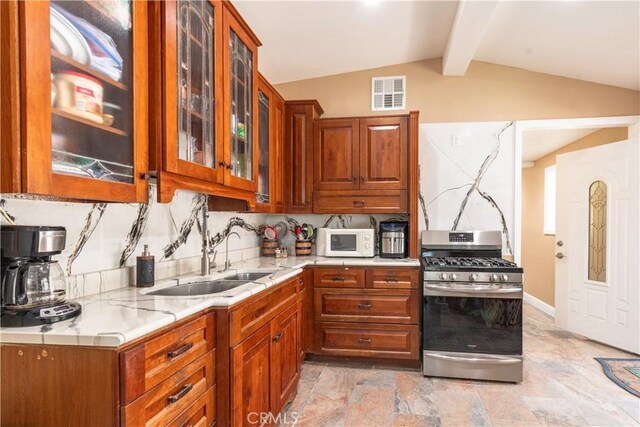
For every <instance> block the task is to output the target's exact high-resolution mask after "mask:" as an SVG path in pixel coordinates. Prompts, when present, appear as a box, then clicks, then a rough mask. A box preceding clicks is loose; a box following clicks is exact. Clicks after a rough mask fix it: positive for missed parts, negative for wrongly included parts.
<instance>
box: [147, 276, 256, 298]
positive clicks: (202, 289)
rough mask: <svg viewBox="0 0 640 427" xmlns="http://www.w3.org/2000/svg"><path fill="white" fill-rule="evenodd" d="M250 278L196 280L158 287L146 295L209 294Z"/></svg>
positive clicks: (225, 289) (242, 283) (240, 283)
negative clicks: (184, 283) (195, 281)
mask: <svg viewBox="0 0 640 427" xmlns="http://www.w3.org/2000/svg"><path fill="white" fill-rule="evenodd" d="M250 281H251V280H228V279H226V278H225V279H220V280H213V281H210V282H198V283H188V284H186V285H178V286H172V287H170V288H164V289H159V290H157V291H153V292H149V294H148V295H160V296H168V297H184V296H194V295H210V294H217V293H220V292H224V291H228V290H230V289H233V288H237V287H238V286H242V285H244V284H245V283H249V282H250Z"/></svg>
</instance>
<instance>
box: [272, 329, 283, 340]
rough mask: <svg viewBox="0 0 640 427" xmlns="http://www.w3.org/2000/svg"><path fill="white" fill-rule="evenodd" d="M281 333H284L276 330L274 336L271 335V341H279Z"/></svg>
mask: <svg viewBox="0 0 640 427" xmlns="http://www.w3.org/2000/svg"><path fill="white" fill-rule="evenodd" d="M282 335H284V333H283V332H282V331H280V332H278V333H277V334H276V335H275V336H274V337H273V342H278V341H280V338H282Z"/></svg>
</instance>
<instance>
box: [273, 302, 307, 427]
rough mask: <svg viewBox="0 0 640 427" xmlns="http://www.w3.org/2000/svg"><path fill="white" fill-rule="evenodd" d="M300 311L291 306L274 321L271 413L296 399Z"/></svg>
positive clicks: (296, 305) (298, 374) (276, 412)
mask: <svg viewBox="0 0 640 427" xmlns="http://www.w3.org/2000/svg"><path fill="white" fill-rule="evenodd" d="M300 326H301V325H300V311H299V306H298V303H297V302H296V303H295V304H292V305H291V306H289V308H287V309H286V310H285V311H283V312H282V313H281V314H280V315H278V316H277V317H276V318H275V319H273V320H272V321H271V349H272V351H271V412H272V413H273V414H274V416H275V415H277V414H278V413H280V411H281V410H282V408H283V407H284V406H285V405H286V404H287V402H288V401H289V400H290V399H292V398H293V395H294V394H295V391H296V387H297V386H298V379H299V378H300V344H299V340H300Z"/></svg>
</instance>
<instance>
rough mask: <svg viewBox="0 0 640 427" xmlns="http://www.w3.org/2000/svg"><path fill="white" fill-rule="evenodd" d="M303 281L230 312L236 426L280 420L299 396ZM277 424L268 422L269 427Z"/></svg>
mask: <svg viewBox="0 0 640 427" xmlns="http://www.w3.org/2000/svg"><path fill="white" fill-rule="evenodd" d="M301 286H302V279H301V278H297V277H296V278H293V279H290V280H287V281H285V282H284V283H282V284H279V285H277V286H276V287H274V289H273V290H270V291H267V292H265V293H263V294H260V295H259V296H257V297H256V298H250V299H248V300H246V301H243V302H242V303H241V304H239V305H238V306H237V307H232V308H231V310H230V311H229V345H230V346H231V350H230V353H231V356H230V368H231V369H230V372H231V374H230V385H229V387H230V395H231V401H230V408H231V409H230V420H231V424H232V425H251V424H254V423H256V422H257V423H258V424H259V425H262V424H263V423H261V422H259V421H260V419H259V417H260V414H265V415H266V414H268V413H269V412H270V413H271V414H272V415H273V416H274V417H275V416H277V415H278V414H279V413H280V411H281V410H282V408H283V407H284V406H285V405H286V404H287V403H288V402H290V401H291V400H292V399H293V397H294V396H295V393H296V391H297V385H298V379H299V377H300V362H301V359H300V355H301V342H300V337H301V327H302V324H301V306H300V300H299V298H300V291H301ZM269 422H273V420H269V419H267V420H265V423H269Z"/></svg>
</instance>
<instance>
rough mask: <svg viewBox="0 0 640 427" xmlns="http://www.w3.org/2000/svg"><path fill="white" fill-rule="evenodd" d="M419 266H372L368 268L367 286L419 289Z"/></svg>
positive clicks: (373, 287)
mask: <svg viewBox="0 0 640 427" xmlns="http://www.w3.org/2000/svg"><path fill="white" fill-rule="evenodd" d="M419 274H420V270H419V269H418V268H370V269H367V288H371V289H418V288H419V283H418V277H419Z"/></svg>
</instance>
